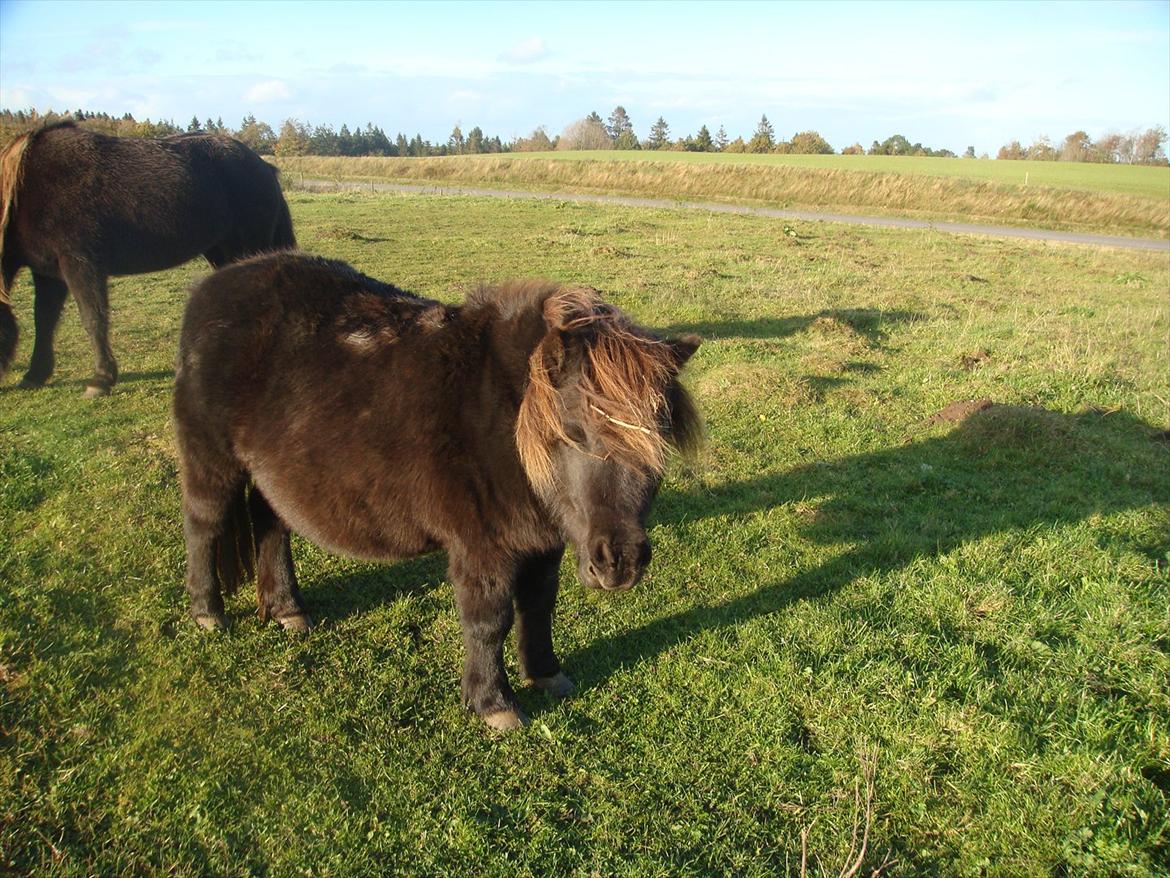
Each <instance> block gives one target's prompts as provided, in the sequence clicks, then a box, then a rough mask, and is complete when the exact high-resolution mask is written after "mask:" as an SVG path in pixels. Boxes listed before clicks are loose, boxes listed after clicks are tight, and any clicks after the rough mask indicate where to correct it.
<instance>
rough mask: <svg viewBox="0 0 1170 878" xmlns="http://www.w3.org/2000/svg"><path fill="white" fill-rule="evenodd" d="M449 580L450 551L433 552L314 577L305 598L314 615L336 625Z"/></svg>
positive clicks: (430, 589) (426, 590)
mask: <svg viewBox="0 0 1170 878" xmlns="http://www.w3.org/2000/svg"><path fill="white" fill-rule="evenodd" d="M446 579H447V554H446V553H445V552H434V553H432V554H430V555H423V556H422V557H419V558H410V559H407V560H405V561H398V562H396V563H394V564H392V565H390V566H386V565H384V564H383V565H371V566H369V567H364V568H362V569H360V570H357V571H352V570H350V571H346V572H339V573H336V574H332V575H330V576H326V577H324V578H322V579H315V580H313V581H312V582H311V583H309V584H308V585H309V588H308V591H307V595H306V597H307V598H308V601H309V604H308V606H309V612H310V614H311V615H312V616H313V618H314V619H316V620H318V621H320V622H324V623H326V624H333V623H337V622H342V621H344V620H346V619H348V618H350V617H351V616H355V615H360V614H361V613H364V612H367V611H368V610H369V609H370V608H371V607H379V606H385V605H387V604H390V603H393V602H394V601H396V600H399V599H400V598H402V597H405V596H406V595H411V594H413V595H421V594H425V593H427V592H430V591H432V590H434V589H436V588H438V587H440V586H441V585H442V583H443V582H445V581H446Z"/></svg>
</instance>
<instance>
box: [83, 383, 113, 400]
mask: <svg viewBox="0 0 1170 878" xmlns="http://www.w3.org/2000/svg"><path fill="white" fill-rule="evenodd" d="M109 395H110V388H109V387H108V386H106V385H104V384H87V385H85V393H84V394H83V396H85V398H86V399H97V398H98V397H99V396H109Z"/></svg>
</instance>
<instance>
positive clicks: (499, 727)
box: [483, 710, 528, 732]
mask: <svg viewBox="0 0 1170 878" xmlns="http://www.w3.org/2000/svg"><path fill="white" fill-rule="evenodd" d="M483 721H484V722H485V723H487V724H488V727H489V728H491V729H492V730H493V731H497V732H514V731H516V729H521V728H523V727H524V726H525V725H527V723H528V717H526V716H525V715H524V713H523V712H522V711H519V710H497V711H496V712H495V713H489V714H487V715H486V716H485V717H484V718H483Z"/></svg>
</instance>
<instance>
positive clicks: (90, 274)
mask: <svg viewBox="0 0 1170 878" xmlns="http://www.w3.org/2000/svg"><path fill="white" fill-rule="evenodd" d="M62 269H63V273H64V275H65V281H66V283H68V284H69V289H70V290H72V292H73V298H74V299H76V300H77V310H78V311H79V312H80V313H81V325H82V326H84V327H85V331H86V333H87V334H88V335H89V341H90V344H91V345H93V359H94V374H93V378H91V379H90V380H89V382H88V383H87V384H86V386H85V395H86V396H105V395H106V394H108V393H109V392H110V388H111V387H113V386H114V382H115V381H117V380H118V362H117V361H116V360H115V359H114V352H113V351H112V350H111V349H110V295H109V289H108V286H107V283H106V276H105V275H104V274H102V273H101V272H99V271H97V270H96V269H95V268H94V267H93V266H91V265H90V264H89V263H87V262H83V261H81V260H74V261H72V262H69V263H67V264H64V265H63V266H62Z"/></svg>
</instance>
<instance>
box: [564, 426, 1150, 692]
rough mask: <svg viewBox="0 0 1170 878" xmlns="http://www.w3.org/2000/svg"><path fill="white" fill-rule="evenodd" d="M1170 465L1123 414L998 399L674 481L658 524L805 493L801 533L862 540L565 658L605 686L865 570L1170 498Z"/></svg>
mask: <svg viewBox="0 0 1170 878" xmlns="http://www.w3.org/2000/svg"><path fill="white" fill-rule="evenodd" d="M1168 463H1170V446H1168V445H1167V443H1166V441H1165V439H1164V434H1161V433H1159V430H1158V428H1155V427H1153V426H1151V425H1150V424H1147V423H1145V422H1143V421H1141V420H1140V419H1138V418H1136V417H1134V416H1133V415H1130V414H1128V413H1126V412H1113V413H1109V414H1101V413H1097V412H1091V411H1090V412H1085V413H1082V414H1079V415H1062V414H1058V413H1055V412H1050V411H1046V410H1043V409H1032V408H1024V407H1015V406H992V407H990V408H987V409H985V410H982V411H977V412H975V413H974V414H971V415H970V416H968V417H967V418H966V419H965V420H963V421H962V422H961V423H960V424H959V425H958V426H957V427H955V428H954V429H952V430H951V431H950V432H949V433H947V434H946V435H943V436H939V437H935V438H927V439H923V440H921V441H909V442H907V444H904V445H900V446H897V447H894V448H889V449H885V450H882V451H877V452H872V453H868V454H861V455H856V456H853V457H848V458H844V459H841V460H836V461H833V462H830V463H811V464H807V465H803V466H798V467H796V468H794V469H791V470H788V471H785V472H779V473H774V474H770V475H764V476H761V477H759V478H756V479H752V480H748V481H744V482H736V483H732V484H727V485H724V486H721V487H718V488H716V489H714V490H711V491H695V492H691V493H678V492H669V491H664V492H663V494H662V495H661V496H660V498H659V503H658V507H657V509H656V516H655V518H656V520H657V522H658V523H660V524H665V525H667V526H671V527H678V528H684V529H685V528H686V527H687V523H688V522H692V521H694V520H696V519H701V518H707V517H713V516H720V517H724V518H727V519H729V520H732V521H733V520H735V519H739V518H743V517H746V516H750V515H752V514H755V513H757V512H759V511H761V510H765V509H768V508H771V507H775V506H780V505H783V504H788V503H798V502H799V503H802V504H805V505H806V506H808V507H811V508H812V509H814V510H815V511H813V512H812V515H811V520H810V522H809V524H808V525H807V527H806V528H805V533H804V539H807V540H808V541H809V542H811V543H814V544H822V545H825V546H832V545H842V544H848V545H852V546H854V548H851V549H849V550H847V551H845V552H844V553H841V554H838V555H835V556H834V557H832V559H831V560H829V561H826V562H825V563H823V564H821V565H820V566H816V567H813V568H810V569H805V570H802V571H800V572H798V573H796V574H795V575H793V576H791V577H789V578H786V579H781V580H778V581H775V582H768V583H764V584H762V585H761V586H760V587H759V588H756V589H754V590H753V591H751V592H750V593H747V594H743V595H742V596H740V597H737V598H733V599H731V600H729V601H725V602H723V603H719V604H714V605H703V606H695V607H692V608H690V609H686V610H682V611H680V612H677V613H674V614H672V615H669V616H665V617H662V618H659V619H656V620H654V621H652V622H650V623H648V624H645V625H642V626H640V627H638V628H634V629H632V630H628V631H624V632H622V633H619V634H615V635H613V636H610V637H605V638H602V639H600V640H596V641H594V642H592V643H590V644H589V645H588V646H586V647H585V648H583V649H581V650H578V651H577V652H575V653H573V654H571V655H568V656H565V657H564V660H565V665H566V667H567V668H568V669H569V670H570V673H571V675H572V676H573V677H574V679H576V680H577V681H578V682H579V683H580V684H582V685H585V686H595V685H599V684H601V683H603V682H604V681H605V680H606V679H608V678H609V677H610V676H611V675H612V674H614V673H615V672H617V671H618V670H620V669H622V668H625V667H628V666H630V665H633V664H636V663H638V662H641V661H644V660H646V659H648V658H652V657H654V656H657V655H659V654H661V653H663V652H665V651H666V650H668V649H670V648H671V647H673V646H674V645H676V644H678V643H681V642H684V641H686V640H689V639H691V638H693V637H695V636H696V635H699V634H701V633H703V632H706V631H712V630H718V629H724V628H730V627H734V626H737V625H740V624H742V623H744V622H747V621H749V620H751V619H754V618H757V617H760V616H763V615H766V614H769V613H777V612H781V611H783V610H784V609H785V608H786V607H788V606H789V605H791V604H793V603H795V602H797V601H801V600H815V599H818V598H821V597H824V596H826V595H828V594H831V593H832V592H834V591H836V590H838V589H840V588H842V587H843V586H845V585H847V584H848V583H850V582H852V581H853V580H854V579H856V578H857V577H859V576H863V575H867V574H882V573H886V572H890V571H894V570H897V569H900V568H903V567H905V566H908V565H910V564H911V563H913V562H914V561H915V560H917V559H920V558H931V557H938V556H941V555H944V554H946V553H948V552H950V551H952V550H953V549H955V548H957V547H959V546H961V545H962V544H964V543H967V542H969V541H972V540H978V539H980V538H982V537H986V536H989V535H992V534H1000V533H1012V532H1026V531H1027V530H1028V529H1031V528H1035V527H1037V526H1040V527H1043V526H1049V527H1052V526H1060V525H1068V524H1073V523H1076V522H1078V521H1082V520H1084V519H1086V518H1088V517H1090V516H1093V515H1096V514H1110V513H1115V512H1120V511H1124V510H1127V509H1136V508H1141V507H1146V506H1149V505H1150V504H1155V503H1161V504H1165V503H1170V475H1168V474H1170V466H1168V465H1167V464H1168ZM1103 486H1104V487H1105V489H1104V490H1102V487H1103ZM818 499H819V500H820V502H819V505H818V504H817V502H816V501H817V500H818ZM1115 538H1116V537H1115ZM1135 540H1137V538H1135ZM1134 548H1136V549H1137V550H1138V551H1141V552H1144V553H1145V554H1147V555H1148V556H1149V557H1150V558H1151V559H1158V563H1166V558H1167V552H1170V534H1163V535H1162V536H1161V538H1160V539H1155V541H1154V543H1152V544H1142V543H1140V542H1136V541H1135V544H1134Z"/></svg>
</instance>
